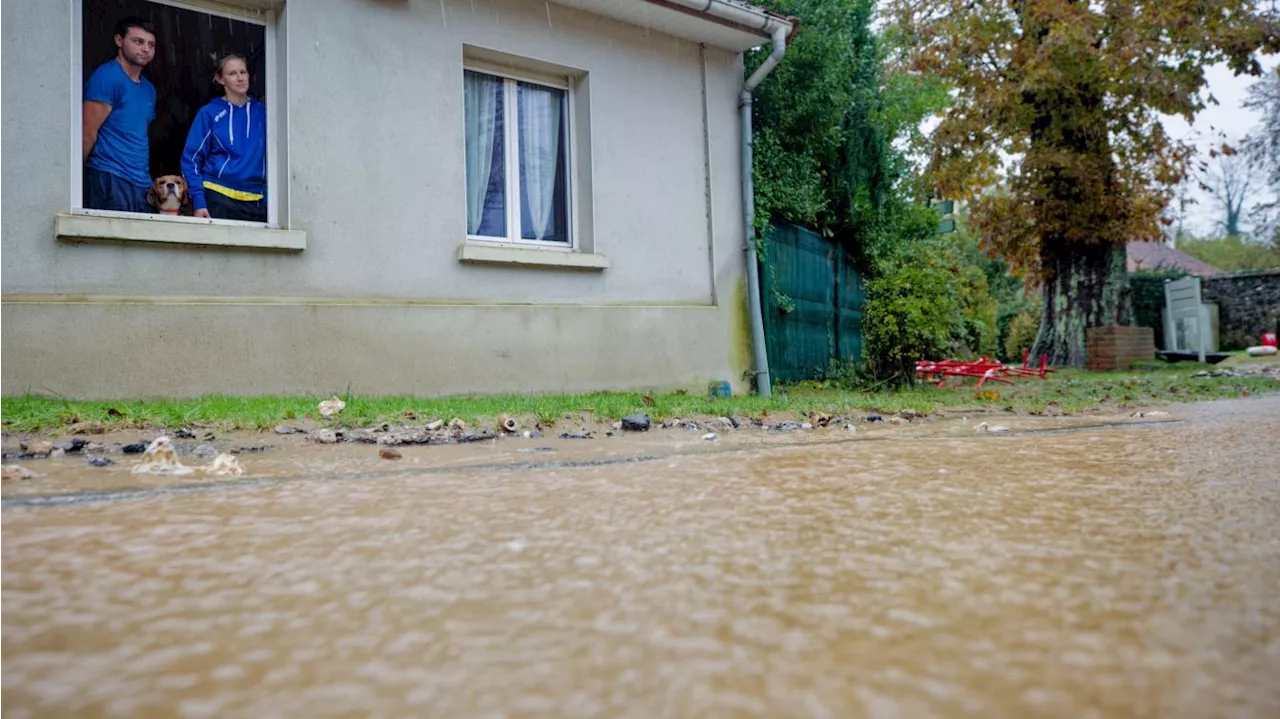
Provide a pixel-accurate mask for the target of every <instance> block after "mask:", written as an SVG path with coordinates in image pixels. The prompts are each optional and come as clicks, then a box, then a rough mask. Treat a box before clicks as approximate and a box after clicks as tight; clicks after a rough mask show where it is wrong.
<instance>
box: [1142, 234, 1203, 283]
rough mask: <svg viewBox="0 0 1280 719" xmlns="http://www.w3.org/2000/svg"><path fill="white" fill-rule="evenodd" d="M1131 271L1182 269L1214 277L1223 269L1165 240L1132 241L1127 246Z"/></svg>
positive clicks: (1192, 273) (1198, 274) (1190, 273)
mask: <svg viewBox="0 0 1280 719" xmlns="http://www.w3.org/2000/svg"><path fill="white" fill-rule="evenodd" d="M1125 255H1126V259H1127V265H1128V269H1129V271H1130V272H1137V271H1139V270H1147V271H1151V270H1182V271H1184V272H1186V273H1187V274H1189V275H1195V276H1197V277H1212V276H1214V275H1217V274H1220V273H1221V272H1222V271H1221V270H1219V269H1218V268H1217V267H1214V266H1213V265H1210V264H1208V263H1207V262H1202V261H1200V260H1197V259H1196V258H1194V257H1192V256H1191V255H1188V254H1187V253H1185V252H1179V251H1178V250H1175V249H1173V248H1172V247H1169V246H1168V245H1166V244H1164V243H1163V242H1130V243H1129V244H1128V245H1127V246H1125Z"/></svg>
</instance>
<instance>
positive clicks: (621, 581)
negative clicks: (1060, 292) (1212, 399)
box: [3, 396, 1280, 717]
mask: <svg viewBox="0 0 1280 719" xmlns="http://www.w3.org/2000/svg"><path fill="white" fill-rule="evenodd" d="M1171 411H1172V412H1173V414H1174V416H1173V418H1172V419H1174V420H1179V421H1173V422H1167V423H1160V424H1135V425H1133V426H1120V427H1094V428H1088V427H1080V426H1078V425H1079V424H1080V423H1079V422H1071V421H1066V420H1064V421H1058V422H1039V423H1037V422H1034V421H1027V422H1024V423H1023V424H1022V425H1017V426H1014V428H1015V430H1020V431H1016V432H1014V433H1011V434H1009V435H976V434H974V433H973V431H972V428H971V424H972V423H969V424H960V423H957V424H953V425H939V426H937V427H933V428H916V427H903V428H877V429H876V430H874V431H872V432H866V431H860V432H859V434H858V435H856V436H853V437H849V436H847V435H841V434H840V432H839V431H834V430H833V431H828V432H824V433H813V434H811V435H803V436H801V435H795V436H784V435H774V434H770V435H768V436H766V435H764V434H763V433H756V434H752V433H750V432H745V431H744V432H742V433H738V434H735V435H734V436H733V437H726V438H724V440H723V441H720V442H714V443H711V442H707V443H704V442H700V441H699V440H697V438H696V437H694V438H692V439H690V440H686V441H674V440H672V439H670V438H656V437H655V438H642V439H625V440H619V441H618V442H617V443H614V444H609V443H606V442H598V443H594V444H592V443H588V442H583V443H580V444H573V443H571V442H564V441H549V442H545V443H534V444H518V443H509V444H501V443H499V444H494V445H492V446H489V447H474V448H438V447H415V448H406V449H405V450H404V454H405V459H404V460H401V461H400V462H378V461H377V460H376V459H370V457H371V456H372V455H371V453H372V452H374V451H375V450H373V449H371V448H369V447H367V446H366V447H362V448H352V447H348V446H343V447H322V448H301V447H299V448H295V449H292V450H288V451H281V452H279V453H278V454H276V455H271V454H270V453H263V454H261V455H252V456H250V455H246V456H242V457H241V461H242V463H243V464H245V466H246V468H248V469H250V472H249V475H248V476H246V477H245V478H243V479H241V480H235V481H220V482H213V483H209V482H189V481H185V480H181V479H174V478H139V477H136V476H130V475H129V474H128V472H127V468H125V467H122V468H120V469H119V470H118V471H115V472H114V473H112V472H98V473H96V474H94V473H91V472H88V471H86V469H85V468H83V467H82V466H80V465H73V464H71V463H70V462H71V460H65V461H61V462H63V463H62V464H58V463H57V461H54V462H50V463H49V464H45V465H36V464H32V465H31V466H32V468H33V469H36V470H37V471H41V472H42V473H43V474H44V475H45V476H43V477H40V478H37V479H35V480H31V481H28V482H22V483H9V484H7V485H6V486H5V494H4V496H5V500H4V501H5V508H4V510H3V591H4V597H3V598H4V612H3V658H4V659H3V689H4V702H3V710H4V715H5V716H13V717H20V716H73V715H74V716H93V715H104V716H131V717H132V716H170V715H173V716H191V717H213V716H217V717H225V716H251V717H267V716H308V717H310V716H336V715H343V716H442V717H461V716H485V717H487V716H569V717H579V716H581V717H594V716H632V717H659V716H679V717H720V716H734V717H736V716H743V717H751V716H762V717H763V716H767V717H783V716H796V717H800V716H803V717H850V716H884V717H924V716H983V717H1001V716H1010V717H1013V716H1019V717H1021V716H1064V717H1066V716H1069V717H1080V716H1157V715H1159V716H1186V717H1205V716H1233V717H1234V716H1258V717H1274V716H1280V470H1278V469H1277V466H1276V457H1275V454H1274V452H1275V449H1274V448H1275V447H1276V446H1277V445H1280V442H1277V440H1278V439H1280V396H1268V397H1261V398H1252V399H1247V400H1233V401H1228V402H1217V403H1206V404H1201V405H1192V406H1183V407H1178V408H1175V409H1173V410H1171ZM1009 424H1011V425H1012V424H1013V423H1009ZM1073 426H1075V428H1074V429H1071V427H1073ZM1044 430H1055V431H1044ZM543 444H545V445H547V446H553V447H555V449H556V450H557V451H556V452H554V453H545V454H543V453H538V454H531V453H522V452H520V451H519V450H520V449H522V448H524V449H527V448H529V447H532V446H538V445H543ZM512 463H516V464H514V465H513V464H512ZM126 490H127V491H126Z"/></svg>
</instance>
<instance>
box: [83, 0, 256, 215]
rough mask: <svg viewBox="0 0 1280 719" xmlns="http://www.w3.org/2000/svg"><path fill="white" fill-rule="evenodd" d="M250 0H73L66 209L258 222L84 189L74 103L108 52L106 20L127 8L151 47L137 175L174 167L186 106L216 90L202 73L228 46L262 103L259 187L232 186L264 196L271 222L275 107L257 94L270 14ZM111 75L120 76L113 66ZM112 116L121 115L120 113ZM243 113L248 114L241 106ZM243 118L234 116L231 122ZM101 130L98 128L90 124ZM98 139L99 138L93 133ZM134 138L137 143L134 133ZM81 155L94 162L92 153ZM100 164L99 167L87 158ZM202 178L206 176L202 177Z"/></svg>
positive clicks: (190, 116)
mask: <svg viewBox="0 0 1280 719" xmlns="http://www.w3.org/2000/svg"><path fill="white" fill-rule="evenodd" d="M255 5H261V3H258V2H251V1H250V0H245V2H236V0H231V1H230V2H226V1H224V2H216V3H215V2H204V0H73V8H74V9H75V11H76V18H75V28H74V29H73V33H74V34H75V37H74V38H73V39H74V42H73V47H74V48H75V51H76V53H77V55H78V56H77V57H76V58H75V63H74V65H75V67H76V68H77V70H78V71H77V72H76V74H75V75H74V76H73V89H72V100H73V105H74V107H73V109H72V117H73V133H72V148H71V153H72V160H73V162H72V167H73V177H72V183H71V187H72V198H71V209H72V215H102V216H109V217H118V218H126V219H133V220H142V219H146V220H167V221H172V222H185V223H196V224H228V225H238V226H244V225H246V224H249V225H254V226H258V227H263V226H264V223H261V222H249V223H246V222H238V221H235V220H230V219H201V218H194V217H191V216H190V215H191V214H193V210H192V208H191V207H190V205H188V206H186V207H184V208H183V209H182V210H180V211H179V213H178V214H176V215H173V214H163V213H160V212H159V211H158V209H159V208H156V207H154V206H145V207H143V208H142V210H141V211H129V210H120V209H118V208H112V209H94V208H92V207H90V206H89V203H88V202H87V198H86V174H87V173H86V168H85V163H84V156H83V154H82V153H83V141H82V132H83V129H84V125H83V118H82V111H81V110H82V103H83V101H84V100H85V99H86V97H85V93H86V83H87V82H88V81H89V80H90V78H91V76H92V75H93V73H94V72H95V70H98V68H99V67H101V66H103V65H104V64H107V63H114V62H116V60H115V58H116V54H117V48H116V44H115V40H114V35H115V30H116V24H117V22H119V21H120V20H121V19H122V18H126V17H130V16H136V17H138V18H141V19H142V20H144V21H146V22H147V23H150V25H151V26H152V27H153V28H154V30H155V52H154V57H153V58H152V60H151V61H150V62H149V63H148V64H147V65H146V66H145V68H144V69H143V72H142V77H143V78H145V79H146V80H148V81H149V82H150V83H151V85H152V86H154V88H155V102H154V115H153V117H154V119H152V120H151V121H150V123H149V124H148V126H147V128H146V136H147V143H146V150H147V154H148V158H147V160H146V162H145V165H146V170H145V171H146V174H147V177H146V178H145V179H147V180H148V184H150V182H152V181H154V180H155V179H156V178H159V177H161V176H164V175H179V176H181V175H183V168H182V162H181V160H182V156H183V150H184V147H185V146H186V144H187V140H188V134H189V133H190V132H191V129H192V123H193V122H194V121H195V120H196V115H197V113H198V112H199V111H200V109H201V108H203V107H204V106H205V105H207V104H208V103H209V102H210V101H211V100H213V99H214V98H217V97H221V96H222V94H223V93H222V88H221V87H220V86H218V85H215V84H214V83H213V82H212V75H213V71H214V61H215V58H216V57H218V56H220V55H223V54H226V53H235V54H238V55H240V56H242V57H243V58H244V59H245V61H246V63H245V64H246V65H247V69H248V73H249V80H250V84H249V88H248V96H249V97H250V98H252V101H254V102H259V103H263V106H264V107H265V108H266V109H267V112H266V113H265V117H266V122H265V133H264V134H265V140H266V143H265V150H264V151H263V153H262V157H261V162H262V167H263V168H265V169H264V174H265V177H264V178H263V179H265V188H264V191H263V192H261V193H250V192H242V193H241V195H242V196H243V197H250V198H252V197H255V196H258V197H261V201H262V202H264V203H265V204H266V213H265V217H266V222H265V226H267V227H279V226H280V222H279V215H280V214H281V213H280V204H281V203H280V202H279V201H278V200H279V197H278V195H279V194H280V192H279V191H280V190H281V187H280V184H281V180H280V178H281V177H282V175H281V174H280V173H279V168H278V167H277V162H276V160H277V157H278V153H277V146H276V145H277V138H278V137H279V136H280V134H279V132H278V130H277V128H276V125H277V124H278V123H277V122H276V120H277V118H280V117H282V114H281V113H279V112H273V111H272V108H271V106H270V105H266V104H265V103H266V102H267V101H268V99H269V98H271V97H272V96H273V95H274V92H273V90H274V89H275V85H276V82H275V79H276V72H277V69H276V58H275V50H276V47H275V40H276V38H275V26H274V23H275V15H274V13H273V12H271V11H269V10H265V9H261V8H260V7H255ZM120 77H125V76H124V75H123V74H122V75H120ZM121 117H124V116H123V115H121ZM246 118H248V115H247V114H246ZM240 127H243V126H240ZM99 135H100V136H101V133H99ZM98 142H102V140H101V137H99V140H98ZM135 144H140V143H135ZM91 164H98V165H101V164H102V163H100V162H97V161H92V162H91ZM141 164H142V163H141V162H139V161H136V160H135V161H134V162H133V163H132V164H131V165H130V166H131V167H133V168H135V169H134V171H132V172H129V171H127V170H125V171H122V172H121V173H120V174H130V175H131V177H130V178H128V179H130V180H131V184H132V186H134V187H137V186H138V179H139V177H138V175H139V172H141V170H140V169H138V168H140V165H141ZM93 169H94V170H95V171H100V170H101V167H94V168H93ZM202 186H203V187H207V185H205V184H203V183H202Z"/></svg>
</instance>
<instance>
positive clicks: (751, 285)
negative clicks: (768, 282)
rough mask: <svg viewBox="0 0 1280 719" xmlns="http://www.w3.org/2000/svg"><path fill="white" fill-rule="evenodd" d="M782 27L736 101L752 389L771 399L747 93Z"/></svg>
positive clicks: (773, 56) (782, 39)
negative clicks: (753, 378) (740, 127)
mask: <svg viewBox="0 0 1280 719" xmlns="http://www.w3.org/2000/svg"><path fill="white" fill-rule="evenodd" d="M787 31H788V28H786V27H778V28H776V29H774V31H773V52H771V53H769V57H768V58H766V59H765V61H764V62H763V63H761V65H760V67H758V68H756V71H755V72H753V73H751V77H749V78H747V81H746V83H745V84H743V86H742V95H741V97H740V98H739V101H738V110H739V114H740V115H741V116H742V224H743V234H744V236H745V237H746V247H745V248H744V249H745V250H746V253H747V307H748V308H749V311H750V313H751V346H752V349H753V351H754V354H755V365H756V369H755V375H756V390H757V391H758V392H759V393H760V396H761V397H772V396H773V386H772V382H771V381H770V379H769V355H768V352H767V351H766V348H765V343H764V315H763V314H762V312H761V309H760V264H759V259H758V258H757V257H756V232H755V219H756V197H755V183H754V181H753V180H752V177H751V166H752V161H751V92H752V91H753V90H755V89H756V86H757V85H759V84H760V82H761V81H762V80H764V78H765V77H766V76H767V75H768V74H769V73H770V72H773V68H774V67H776V66H777V64H778V61H779V60H781V59H782V56H783V54H784V53H786V51H787Z"/></svg>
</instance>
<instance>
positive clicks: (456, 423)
mask: <svg viewBox="0 0 1280 719" xmlns="http://www.w3.org/2000/svg"><path fill="white" fill-rule="evenodd" d="M449 429H456V430H458V431H460V432H465V431H466V429H467V423H466V422H463V421H462V420H460V419H458V418H457V417H454V418H453V419H451V420H449Z"/></svg>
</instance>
